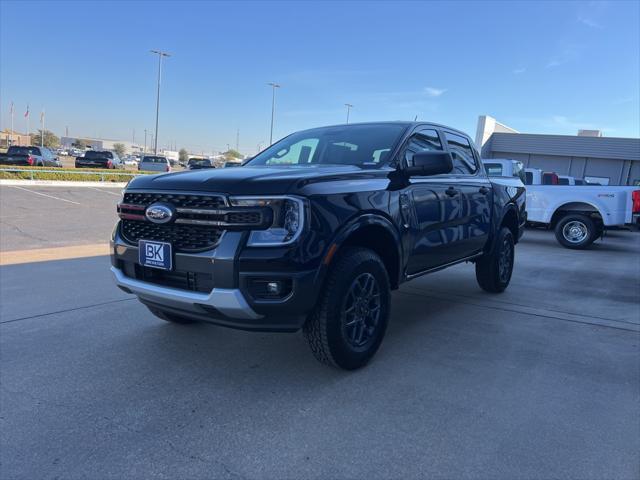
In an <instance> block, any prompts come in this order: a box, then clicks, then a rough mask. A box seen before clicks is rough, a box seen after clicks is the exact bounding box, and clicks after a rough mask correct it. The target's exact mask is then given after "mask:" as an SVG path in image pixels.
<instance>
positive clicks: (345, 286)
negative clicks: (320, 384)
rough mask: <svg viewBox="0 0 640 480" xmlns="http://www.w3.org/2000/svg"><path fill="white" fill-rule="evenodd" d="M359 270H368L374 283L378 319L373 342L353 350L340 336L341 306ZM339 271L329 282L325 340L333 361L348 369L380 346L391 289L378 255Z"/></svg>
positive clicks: (386, 319)
mask: <svg viewBox="0 0 640 480" xmlns="http://www.w3.org/2000/svg"><path fill="white" fill-rule="evenodd" d="M336 273H338V272H334V274H336ZM362 273H370V274H371V275H373V277H374V278H375V279H376V282H377V283H378V288H379V290H380V319H379V323H378V326H377V329H376V332H375V334H374V335H375V338H374V340H373V342H372V343H371V344H370V345H369V347H368V348H366V349H365V350H363V351H356V350H354V349H353V347H352V346H351V345H349V343H348V342H347V340H346V339H345V337H344V329H343V326H342V322H343V315H342V309H343V305H344V303H345V297H346V295H347V293H348V291H349V288H350V287H351V284H352V282H353V281H354V279H355V278H356V277H357V276H358V275H360V274H362ZM340 274H341V275H340V277H338V278H336V281H335V283H333V288H332V289H331V290H332V291H331V292H327V293H328V294H329V295H331V298H332V301H331V302H330V305H329V308H328V309H327V340H328V343H329V346H330V349H331V356H332V357H333V359H334V361H335V362H336V363H337V364H338V365H339V366H340V367H341V368H345V369H347V370H351V369H355V368H358V367H361V366H362V365H364V364H366V363H367V362H368V361H369V360H370V359H371V357H373V355H374V354H375V353H376V351H377V350H378V348H379V347H380V344H381V343H382V339H383V338H384V334H385V332H386V329H387V324H388V321H389V312H390V306H391V305H390V304H391V292H390V287H389V278H388V276H387V272H386V270H385V268H384V265H383V264H382V262H381V261H380V260H379V259H378V260H376V259H368V260H367V261H365V262H363V263H361V264H359V265H358V266H357V267H356V268H354V269H352V270H351V271H350V272H349V273H348V274H346V275H345V274H344V272H340Z"/></svg>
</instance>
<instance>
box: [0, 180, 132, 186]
mask: <svg viewBox="0 0 640 480" xmlns="http://www.w3.org/2000/svg"><path fill="white" fill-rule="evenodd" d="M1 185H8V186H11V185H13V186H18V185H19V186H22V187H28V186H34V187H35V186H40V187H92V188H96V187H102V188H124V187H126V186H127V183H126V182H74V181H73V180H4V179H3V180H0V186H1Z"/></svg>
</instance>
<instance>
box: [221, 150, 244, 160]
mask: <svg viewBox="0 0 640 480" xmlns="http://www.w3.org/2000/svg"><path fill="white" fill-rule="evenodd" d="M223 155H224V156H225V157H227V158H242V154H241V153H240V152H239V151H237V150H234V149H233V148H231V149H229V150H227V151H226V152H224V153H223Z"/></svg>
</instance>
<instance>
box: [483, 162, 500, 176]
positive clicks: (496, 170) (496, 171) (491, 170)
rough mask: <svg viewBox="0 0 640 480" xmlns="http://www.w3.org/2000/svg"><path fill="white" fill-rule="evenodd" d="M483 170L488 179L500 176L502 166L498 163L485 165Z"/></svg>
mask: <svg viewBox="0 0 640 480" xmlns="http://www.w3.org/2000/svg"><path fill="white" fill-rule="evenodd" d="M484 169H485V170H486V171H487V175H489V176H490V177H500V176H502V165H501V164H499V163H485V164H484Z"/></svg>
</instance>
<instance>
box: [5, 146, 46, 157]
mask: <svg viewBox="0 0 640 480" xmlns="http://www.w3.org/2000/svg"><path fill="white" fill-rule="evenodd" d="M7 154H8V155H40V149H39V148H37V147H9V150H7Z"/></svg>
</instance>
